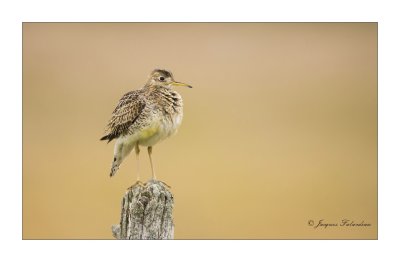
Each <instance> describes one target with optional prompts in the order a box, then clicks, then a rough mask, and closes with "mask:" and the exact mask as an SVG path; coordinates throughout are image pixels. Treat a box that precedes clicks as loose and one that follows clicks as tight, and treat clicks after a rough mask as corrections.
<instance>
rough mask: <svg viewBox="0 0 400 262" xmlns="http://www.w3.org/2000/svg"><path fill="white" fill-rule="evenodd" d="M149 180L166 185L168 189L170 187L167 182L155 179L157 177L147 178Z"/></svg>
mask: <svg viewBox="0 0 400 262" xmlns="http://www.w3.org/2000/svg"><path fill="white" fill-rule="evenodd" d="M149 182H153V183H162V184H163V185H164V186H166V187H168V188H169V189H171V187H170V186H169V185H168V184H167V183H165V182H163V181H161V180H157V179H154V178H153V179H151V180H149ZM147 183H148V182H147ZM147 183H146V184H147Z"/></svg>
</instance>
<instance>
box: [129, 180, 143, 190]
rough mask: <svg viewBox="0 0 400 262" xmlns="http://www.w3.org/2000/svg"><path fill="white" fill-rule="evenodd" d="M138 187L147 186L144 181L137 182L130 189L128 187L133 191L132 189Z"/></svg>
mask: <svg viewBox="0 0 400 262" xmlns="http://www.w3.org/2000/svg"><path fill="white" fill-rule="evenodd" d="M136 186H141V187H144V186H145V184H144V183H143V182H142V181H140V180H137V181H136V182H135V184H133V185H131V186H130V187H128V190H130V189H132V188H134V187H136Z"/></svg>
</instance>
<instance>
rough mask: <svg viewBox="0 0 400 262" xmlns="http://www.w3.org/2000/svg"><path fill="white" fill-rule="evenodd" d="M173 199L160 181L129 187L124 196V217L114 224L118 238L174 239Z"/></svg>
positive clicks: (122, 212)
mask: <svg viewBox="0 0 400 262" xmlns="http://www.w3.org/2000/svg"><path fill="white" fill-rule="evenodd" d="M173 207H174V198H173V195H172V193H171V192H170V191H169V188H168V187H167V186H166V185H165V184H164V183H163V182H161V181H154V180H150V181H149V182H147V183H146V184H145V185H139V184H136V185H134V186H133V187H131V188H129V189H128V190H127V191H126V193H125V196H124V198H123V199H122V207H121V220H120V223H119V224H117V225H113V226H112V234H113V236H114V237H115V238H116V239H173V238H174V222H173V216H172V211H173Z"/></svg>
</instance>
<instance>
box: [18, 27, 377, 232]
mask: <svg viewBox="0 0 400 262" xmlns="http://www.w3.org/2000/svg"><path fill="white" fill-rule="evenodd" d="M154 68H165V69H169V70H171V71H172V72H173V73H174V76H175V79H176V80H177V81H182V82H186V83H188V84H191V85H192V86H193V87H194V88H193V89H179V90H178V91H179V93H180V94H181V95H182V96H183V98H184V102H185V108H184V111H185V117H184V121H183V124H182V126H181V128H180V130H179V132H178V134H177V135H176V136H174V137H172V138H169V139H168V140H165V141H163V142H161V143H160V144H158V145H156V146H155V148H154V150H153V156H154V161H155V170H156V172H157V176H158V178H159V179H161V180H163V181H165V182H166V183H167V184H169V185H171V186H172V192H173V193H174V196H175V209H174V219H175V220H174V221H175V238H176V239H287V238H290V239H314V238H318V239H319V238H324V239H325V238H329V239H330V238H333V239H335V238H340V239H346V238H357V239H358V238H362V239H376V238H377V24H376V23H321V24H319V23H264V24H263V23H260V24H258V23H247V24H241V23H230V24H225V23H220V24H212V23H202V24H185V23H181V24H174V23H171V24H160V23H152V24H146V23H112V24H108V23H86V24H80V23H24V24H23V238H24V239H112V234H111V225H112V224H116V223H118V222H119V219H120V202H121V199H122V197H123V195H124V192H125V190H126V188H128V187H129V186H130V185H131V184H132V183H133V182H134V181H135V179H136V173H135V171H136V168H135V165H136V162H135V157H134V154H132V155H131V156H130V157H128V158H127V159H126V160H125V162H124V163H123V164H122V166H121V168H120V170H119V171H118V173H117V176H116V177H115V178H113V179H110V178H109V176H108V174H109V169H110V165H111V161H112V156H113V144H114V142H112V143H110V144H108V145H107V144H106V143H104V142H100V141H99V138H100V137H101V136H102V135H103V132H102V131H103V130H104V128H105V126H106V124H107V121H108V120H109V118H110V116H111V112H112V111H113V109H114V108H115V106H116V104H117V102H118V99H119V98H120V97H121V96H122V95H123V94H124V93H126V92H128V91H130V90H132V89H138V88H140V87H142V86H143V84H144V83H145V82H146V80H147V77H148V75H149V73H150V72H151V71H152V70H153V69H154ZM140 161H141V171H142V172H141V174H142V179H143V180H147V179H149V178H150V176H151V171H150V164H149V160H148V157H147V154H146V151H145V150H142V154H141V160H140ZM343 218H347V219H350V220H354V221H355V222H361V221H364V222H365V223H371V224H372V226H371V227H361V228H359V227H355V228H343V227H337V228H328V229H321V228H317V229H314V228H312V227H310V226H308V221H309V220H310V219H313V220H315V221H318V220H320V219H324V220H325V221H326V222H330V223H335V222H340V220H341V219H343Z"/></svg>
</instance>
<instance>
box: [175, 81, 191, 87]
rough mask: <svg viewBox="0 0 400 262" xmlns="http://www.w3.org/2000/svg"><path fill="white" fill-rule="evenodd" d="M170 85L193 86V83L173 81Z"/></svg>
mask: <svg viewBox="0 0 400 262" xmlns="http://www.w3.org/2000/svg"><path fill="white" fill-rule="evenodd" d="M169 85H170V86H174V87H175V86H184V87H189V88H192V86H191V85H188V84H185V83H181V82H172V83H171V84H169Z"/></svg>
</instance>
